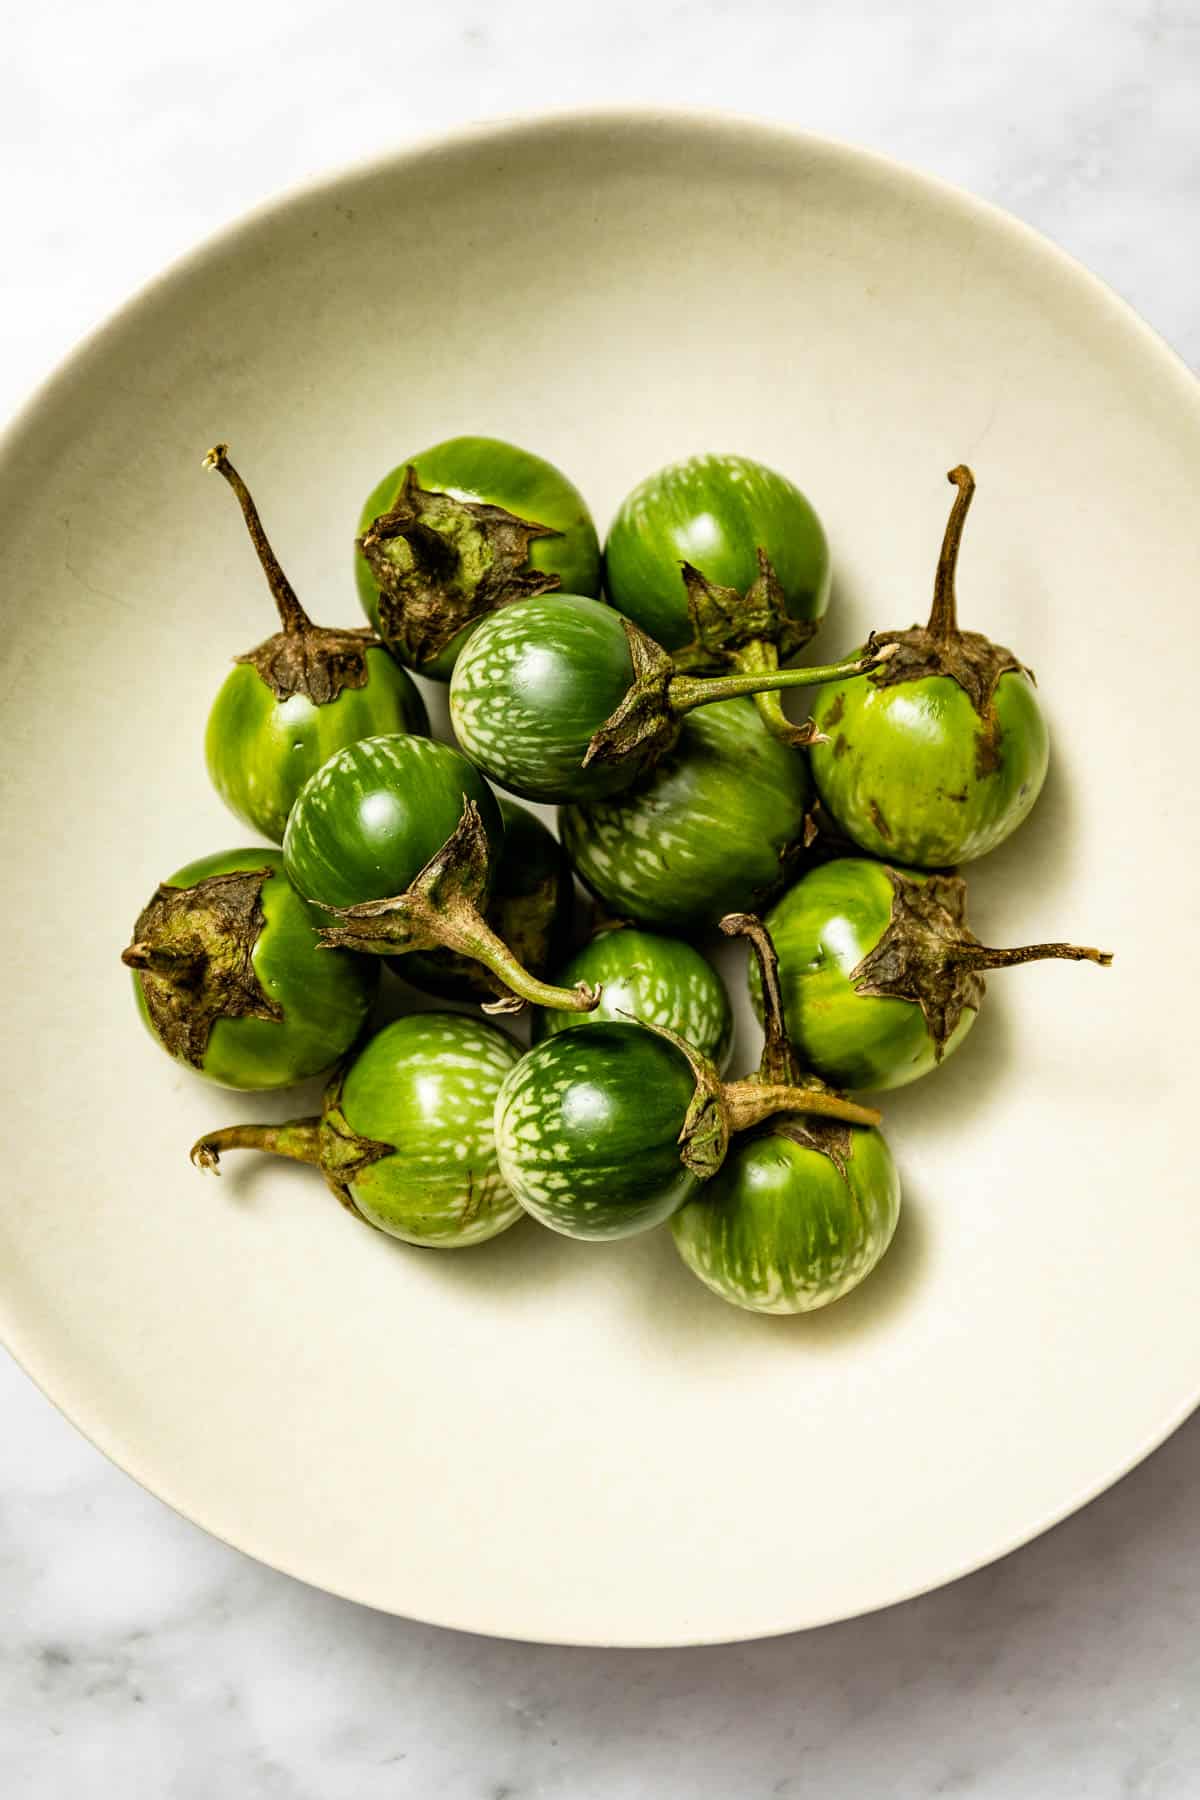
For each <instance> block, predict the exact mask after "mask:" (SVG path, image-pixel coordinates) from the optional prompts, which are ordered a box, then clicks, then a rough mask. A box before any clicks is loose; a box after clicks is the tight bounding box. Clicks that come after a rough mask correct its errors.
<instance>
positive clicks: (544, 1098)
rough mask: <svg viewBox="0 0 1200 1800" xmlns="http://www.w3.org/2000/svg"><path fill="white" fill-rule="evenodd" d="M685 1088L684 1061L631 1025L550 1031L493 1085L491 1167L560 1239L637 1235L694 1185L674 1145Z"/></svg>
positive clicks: (688, 1093) (688, 1085)
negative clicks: (495, 1159) (494, 1155)
mask: <svg viewBox="0 0 1200 1800" xmlns="http://www.w3.org/2000/svg"><path fill="white" fill-rule="evenodd" d="M694 1092H695V1078H694V1076H693V1074H692V1071H691V1069H690V1067H689V1066H688V1062H687V1059H686V1058H685V1057H684V1056H683V1055H682V1053H681V1052H680V1051H678V1050H676V1049H675V1047H674V1046H673V1045H672V1044H669V1043H667V1042H666V1041H665V1040H664V1039H663V1038H660V1037H656V1036H655V1035H654V1034H653V1033H652V1032H649V1031H646V1030H644V1029H643V1028H642V1027H641V1026H640V1025H629V1024H625V1025H622V1024H610V1023H602V1024H600V1025H592V1026H584V1027H583V1028H582V1029H580V1030H577V1031H562V1032H557V1033H555V1034H554V1035H553V1036H551V1037H548V1038H546V1039H545V1041H544V1042H543V1043H541V1044H538V1045H537V1046H536V1048H535V1049H533V1050H531V1051H530V1052H529V1054H528V1055H527V1056H525V1057H523V1058H522V1059H521V1061H520V1062H519V1063H518V1064H517V1066H516V1068H515V1069H514V1070H513V1071H512V1073H511V1074H510V1075H509V1076H508V1077H507V1078H506V1080H505V1083H504V1086H503V1087H502V1088H501V1090H500V1095H499V1098H498V1099H497V1101H496V1117H495V1127H496V1148H497V1152H498V1154H499V1158H500V1172H501V1174H502V1175H503V1177H504V1179H505V1181H506V1182H507V1183H508V1186H509V1187H510V1188H511V1189H512V1191H513V1193H514V1194H515V1195H516V1196H517V1198H518V1200H519V1201H520V1202H521V1204H522V1206H524V1208H525V1210H526V1211H527V1212H529V1213H532V1214H533V1216H534V1218H536V1219H538V1220H540V1221H541V1223H542V1224H543V1225H548V1226H549V1227H550V1229H551V1230H552V1231H558V1232H561V1233H562V1234H563V1235H564V1236H566V1237H575V1238H589V1239H602V1238H620V1237H630V1236H632V1235H634V1234H635V1233H636V1232H640V1231H648V1230H649V1229H650V1228H651V1227H652V1226H654V1225H659V1224H661V1223H662V1221H663V1220H664V1219H666V1218H669V1217H670V1215H671V1214H672V1213H673V1212H674V1211H675V1209H676V1208H677V1207H678V1206H680V1205H682V1203H683V1201H684V1200H686V1199H687V1197H688V1196H689V1194H691V1193H692V1192H693V1191H694V1190H695V1188H696V1187H697V1185H698V1182H697V1178H696V1176H695V1175H693V1174H692V1173H691V1171H690V1170H689V1169H687V1168H686V1167H685V1165H684V1163H683V1160H682V1158H681V1155H680V1149H679V1134H680V1132H681V1130H682V1129H683V1124H684V1120H685V1118H686V1117H687V1112H688V1107H689V1106H690V1105H691V1101H692V1096H693V1093H694Z"/></svg>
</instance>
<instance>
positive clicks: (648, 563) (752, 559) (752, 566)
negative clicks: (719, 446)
mask: <svg viewBox="0 0 1200 1800" xmlns="http://www.w3.org/2000/svg"><path fill="white" fill-rule="evenodd" d="M759 550H762V551H763V552H765V554H766V555H767V557H768V558H769V559H770V562H771V566H772V568H773V569H774V571H775V573H776V575H777V577H778V579H779V582H780V585H781V588H782V592H783V597H784V602H785V605H786V610H787V613H788V615H789V617H790V618H792V619H794V620H796V621H799V622H801V623H804V624H811V625H812V626H813V628H814V629H815V627H816V624H817V622H818V621H819V620H820V618H821V617H822V615H823V613H824V612H825V609H826V607H827V605H828V604H829V584H830V563H829V546H828V544H827V542H826V538H825V531H824V528H823V527H822V525H821V521H820V519H819V518H818V517H817V515H816V513H815V512H814V511H813V508H812V506H811V505H810V503H809V501H808V500H807V499H806V498H805V496H804V495H803V494H802V493H801V492H800V489H799V488H798V487H796V486H795V485H794V483H792V482H791V481H789V480H788V479H787V477H786V476H785V475H780V474H778V473H777V472H776V471H775V470H774V469H769V468H767V467H766V466H765V465H764V464H763V463H759V462H754V461H752V460H751V458H749V457H747V456H711V455H710V456H691V457H688V458H687V460H686V461H684V462H677V463H671V464H670V465H669V466H668V467H667V468H665V469H660V470H658V471H657V473H656V474H654V475H651V476H649V477H648V478H647V479H646V480H645V481H642V482H639V484H638V486H637V487H635V488H634V490H633V492H632V493H631V494H629V495H628V496H627V498H626V499H625V500H624V501H623V502H622V504H621V506H620V507H619V509H618V511H617V515H616V518H615V519H614V520H613V523H612V527H611V529H610V531H609V534H608V539H607V542H606V544H605V546H604V566H605V583H606V587H607V591H608V597H609V599H610V600H611V601H612V603H613V605H614V606H615V607H616V608H617V609H618V611H620V612H623V613H624V614H626V616H627V617H628V618H631V619H633V620H634V622H635V623H636V624H638V625H640V626H641V627H642V630H643V631H646V632H648V633H649V634H650V636H651V637H652V638H654V639H655V640H656V641H657V642H658V643H660V644H662V646H663V647H664V649H667V650H679V649H682V648H683V647H684V646H685V645H687V644H689V643H690V642H691V640H692V635H693V632H692V622H691V619H690V617H689V614H688V608H687V593H686V589H685V586H684V583H683V580H682V579H681V575H680V565H681V564H682V563H684V562H687V563H691V564H692V565H693V566H694V567H695V568H696V569H698V570H699V571H700V573H701V574H702V575H703V576H705V577H706V578H707V580H708V581H710V582H712V583H713V584H714V585H715V586H718V587H724V588H735V589H736V590H737V591H738V593H744V592H745V591H746V589H747V588H748V587H750V586H751V584H752V583H753V581H754V580H755V577H756V576H757V575H758V572H759V570H758V562H757V557H756V552H757V551H759Z"/></svg>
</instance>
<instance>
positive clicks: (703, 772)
mask: <svg viewBox="0 0 1200 1800" xmlns="http://www.w3.org/2000/svg"><path fill="white" fill-rule="evenodd" d="M811 795H812V790H811V787H810V785H809V780H808V772H807V768H806V765H805V758H804V757H803V756H799V755H797V754H796V752H795V751H794V750H791V749H789V748H788V746H787V745H785V744H782V743H780V742H779V741H778V739H776V738H775V737H773V736H771V734H770V733H769V732H768V731H767V730H766V728H765V727H764V725H763V723H762V721H761V719H760V718H759V716H758V714H757V712H756V711H755V709H754V706H753V705H752V703H751V702H750V701H749V700H727V701H722V702H721V704H720V705H718V706H708V707H704V708H703V709H702V710H701V711H699V712H696V713H693V714H691V715H690V716H689V717H688V718H687V719H685V720H684V722H683V729H682V731H681V732H680V735H679V742H678V744H677V745H676V747H675V749H674V750H672V751H670V752H669V753H668V754H667V755H666V756H664V757H663V759H662V761H661V762H659V763H658V765H657V766H656V767H655V768H654V769H652V770H651V771H650V773H649V774H648V775H647V776H645V777H644V778H643V779H642V780H641V781H640V782H638V784H637V786H636V787H633V788H631V789H629V791H628V792H626V793H623V794H615V795H613V796H612V797H611V798H609V799H606V800H600V801H597V802H595V803H594V804H590V805H587V806H566V807H564V808H563V809H562V811H561V813H560V815H559V830H560V834H561V836H562V839H563V842H564V843H565V844H566V846H567V852H568V854H569V855H570V858H571V861H572V863H573V864H574V866H575V869H576V871H577V873H578V874H579V876H580V877H581V879H582V880H583V881H585V882H586V883H587V885H588V887H590V888H591V889H592V891H593V893H596V894H598V895H599V896H600V898H601V900H603V902H604V904H605V906H606V907H607V908H608V909H609V911H610V912H612V913H615V914H617V915H618V916H619V917H621V918H629V919H634V920H636V921H637V922H638V923H639V924H642V925H647V926H653V927H655V928H658V929H661V930H664V931H677V932H692V931H701V930H706V929H709V928H710V927H712V926H713V925H715V924H716V923H717V922H718V920H719V919H720V918H721V917H722V916H723V915H724V914H725V913H727V912H744V911H748V910H753V909H755V908H757V907H760V906H762V905H763V904H765V903H766V902H767V901H768V900H770V899H771V898H772V897H773V895H774V894H775V893H777V892H778V891H779V889H780V888H782V887H783V885H784V883H785V882H786V881H787V879H788V877H789V875H790V874H791V873H792V871H793V870H794V868H795V866H796V864H797V863H798V861H799V859H800V857H801V855H802V852H803V846H804V836H805V815H806V813H807V810H808V807H809V804H810V800H811Z"/></svg>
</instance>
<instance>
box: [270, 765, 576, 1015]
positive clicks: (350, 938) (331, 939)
mask: <svg viewBox="0 0 1200 1800" xmlns="http://www.w3.org/2000/svg"><path fill="white" fill-rule="evenodd" d="M503 837H504V826H503V822H502V820H501V816H500V809H499V807H498V806H497V804H496V800H495V797H494V795H493V794H492V791H491V789H490V788H489V787H488V785H487V783H486V781H484V779H483V777H482V775H480V773H479V771H478V769H476V768H475V767H474V766H473V764H471V763H469V762H468V761H467V759H466V757H465V756H463V755H462V753H461V752H460V751H458V750H455V749H454V748H453V747H452V746H451V745H449V744H441V743H436V742H434V741H433V740H432V739H430V738H420V737H409V736H401V737H379V738H364V739H363V740H362V741H361V742H360V743H357V744H350V745H348V746H347V747H346V749H344V750H340V751H338V753H337V755H336V756H333V757H331V758H330V760H329V761H328V762H327V763H325V764H324V765H323V766H322V767H321V768H320V769H318V771H317V773H316V774H315V775H313V776H312V777H311V778H310V779H309V781H308V782H307V783H306V784H305V786H304V787H303V788H302V789H301V791H300V794H299V796H298V798H297V800H296V804H295V806H294V807H293V808H292V813H291V817H290V818H289V820H288V826H287V831H286V833H285V835H284V840H283V855H284V861H285V863H286V865H287V869H288V873H289V875H290V877H291V879H292V881H293V882H294V883H295V885H296V886H297V887H298V888H299V890H300V892H301V893H302V894H304V895H305V896H306V897H307V898H308V899H309V900H311V901H313V902H314V903H315V904H316V905H318V906H320V907H322V908H323V909H324V910H325V912H326V913H327V914H329V915H330V918H329V922H328V923H327V924H326V925H325V927H324V928H323V930H322V932H321V941H322V942H323V943H325V944H330V945H336V946H339V947H341V948H344V949H354V950H361V951H365V952H367V953H369V954H372V955H377V956H407V955H409V954H411V953H412V952H414V951H415V952H420V953H427V952H429V951H432V950H437V949H447V950H454V951H457V952H458V953H459V954H460V955H463V956H468V957H471V958H472V959H473V960H474V961H476V962H478V963H481V964H482V965H483V966H484V967H485V968H487V969H488V970H489V971H490V972H491V974H492V975H494V976H495V977H496V978H497V980H498V981H499V982H500V983H501V984H502V987H503V990H504V991H505V992H506V994H507V995H508V999H507V1000H501V1001H497V1002H494V1003H493V1005H494V1007H495V1009H497V1010H505V1011H513V1010H517V1009H518V1008H519V1006H520V1005H521V1004H522V1003H523V1002H531V1003H532V1004H534V1005H539V1006H562V1007H566V1008H568V1009H571V1008H582V1009H587V1008H589V1007H592V1006H594V1005H595V1004H596V999H597V996H596V995H595V993H594V992H593V991H592V990H590V989H584V988H582V987H580V988H579V989H578V990H571V989H567V988H561V987H553V986H550V985H548V984H547V983H546V982H543V981H539V980H538V979H537V978H536V976H533V975H531V974H530V972H529V971H528V970H527V969H525V968H523V967H522V965H521V963H520V962H519V960H518V959H517V957H516V956H515V955H514V954H513V951H512V949H511V948H510V946H509V945H507V944H506V943H505V942H504V941H503V940H502V939H501V938H500V937H499V936H498V935H497V934H496V932H495V931H494V930H493V929H492V927H491V926H490V925H489V924H488V923H487V920H486V918H485V913H486V911H487V907H488V904H489V902H490V900H491V897H492V891H493V888H494V886H495V878H496V868H497V865H498V862H499V858H500V855H501V850H502V845H503Z"/></svg>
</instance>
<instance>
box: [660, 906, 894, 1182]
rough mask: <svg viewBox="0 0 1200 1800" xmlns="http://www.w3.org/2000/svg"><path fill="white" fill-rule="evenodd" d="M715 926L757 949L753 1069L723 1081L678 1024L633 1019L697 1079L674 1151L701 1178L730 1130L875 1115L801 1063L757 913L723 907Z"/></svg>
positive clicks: (839, 1123)
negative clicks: (758, 1034)
mask: <svg viewBox="0 0 1200 1800" xmlns="http://www.w3.org/2000/svg"><path fill="white" fill-rule="evenodd" d="M721 930H722V931H723V932H724V933H725V934H726V936H727V937H746V938H749V940H750V943H751V945H752V947H753V949H754V953H755V955H756V956H757V957H758V963H759V969H760V971H761V974H762V986H763V1022H764V1027H765V1033H766V1041H765V1043H764V1046H763V1053H762V1057H761V1059H760V1061H759V1065H758V1068H757V1069H756V1070H755V1072H754V1073H753V1074H752V1075H748V1076H746V1077H745V1079H744V1080H742V1081H722V1080H721V1077H720V1074H719V1073H718V1071H717V1068H716V1066H715V1064H713V1063H712V1062H711V1061H710V1060H709V1058H708V1057H707V1056H705V1055H704V1054H703V1053H702V1052H701V1051H699V1050H697V1049H696V1047H695V1046H694V1045H693V1044H689V1043H688V1042H687V1040H686V1039H685V1038H682V1037H680V1036H679V1034H678V1033H677V1032H674V1031H671V1030H669V1029H668V1028H667V1027H666V1026H663V1025H651V1024H650V1023H649V1021H648V1020H645V1019H637V1020H635V1021H634V1023H636V1024H639V1025H642V1026H644V1027H645V1029H646V1030H647V1031H653V1032H654V1033H655V1034H656V1035H657V1036H658V1037H662V1038H666V1040H667V1042H668V1043H670V1044H674V1046H675V1048H676V1049H677V1050H678V1051H680V1052H681V1053H682V1055H684V1056H685V1057H686V1058H687V1060H688V1063H689V1064H690V1065H691V1070H692V1074H693V1076H694V1077H695V1082H696V1086H695V1091H694V1093H693V1094H692V1100H691V1104H690V1106H689V1107H688V1111H687V1116H686V1118H685V1119H684V1122H683V1128H682V1130H681V1131H680V1133H679V1155H680V1160H681V1161H682V1162H683V1163H684V1165H685V1166H686V1167H687V1168H689V1169H690V1170H691V1171H692V1173H693V1174H694V1175H697V1176H699V1178H700V1180H701V1181H710V1180H711V1179H712V1177H713V1176H714V1175H715V1174H716V1173H717V1171H718V1170H719V1169H720V1167H721V1165H722V1163H723V1162H724V1161H725V1157H726V1155H727V1154H728V1151H729V1140H730V1138H731V1137H733V1136H735V1135H736V1134H738V1133H739V1132H743V1131H752V1130H754V1128H755V1127H756V1126H759V1125H762V1124H764V1123H765V1122H766V1121H767V1120H768V1119H771V1120H773V1119H774V1118H775V1117H776V1115H777V1114H787V1115H789V1117H790V1116H792V1115H797V1114H798V1115H801V1116H802V1118H803V1119H804V1121H805V1124H806V1125H807V1126H811V1127H812V1128H813V1130H814V1131H816V1132H818V1133H819V1132H820V1130H821V1128H822V1126H824V1125H825V1124H832V1125H834V1126H836V1127H838V1128H839V1129H841V1130H844V1131H846V1132H847V1134H848V1133H849V1128H850V1126H851V1125H878V1123H879V1113H878V1112H877V1111H876V1110H875V1108H874V1107H871V1106H860V1105H859V1103H858V1101H856V1100H845V1099H843V1098H842V1096H841V1095H840V1094H837V1093H835V1092H834V1090H833V1089H832V1088H830V1087H827V1086H826V1085H825V1083H824V1082H823V1081H820V1080H818V1078H817V1077H816V1076H815V1075H809V1074H807V1073H805V1072H804V1071H803V1070H802V1069H801V1067H800V1064H799V1060H798V1058H797V1057H796V1054H795V1052H794V1050H793V1049H792V1046H791V1043H790V1041H789V1039H788V1035H787V1030H786V1027H785V1025H784V1022H783V1005H782V999H781V995H780V991H779V965H778V961H777V958H776V956H775V946H774V945H773V944H772V942H771V938H770V934H769V933H768V931H767V929H766V926H765V925H763V923H762V921H761V920H760V919H757V918H755V916H754V914H753V913H727V914H726V915H725V917H724V918H723V919H722V920H721ZM627 1016H630V1017H632V1015H627ZM839 1141H840V1140H839ZM847 1141H848V1140H847Z"/></svg>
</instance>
